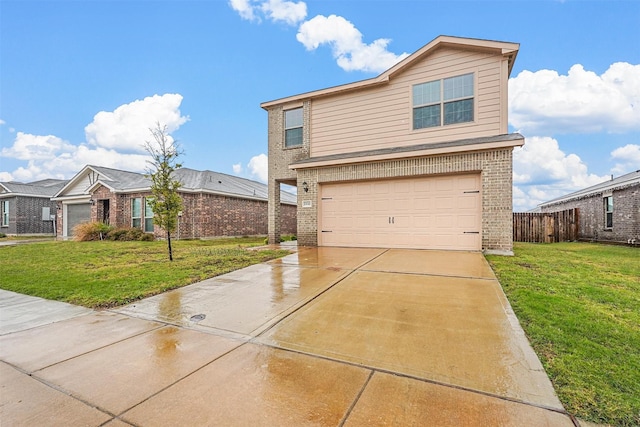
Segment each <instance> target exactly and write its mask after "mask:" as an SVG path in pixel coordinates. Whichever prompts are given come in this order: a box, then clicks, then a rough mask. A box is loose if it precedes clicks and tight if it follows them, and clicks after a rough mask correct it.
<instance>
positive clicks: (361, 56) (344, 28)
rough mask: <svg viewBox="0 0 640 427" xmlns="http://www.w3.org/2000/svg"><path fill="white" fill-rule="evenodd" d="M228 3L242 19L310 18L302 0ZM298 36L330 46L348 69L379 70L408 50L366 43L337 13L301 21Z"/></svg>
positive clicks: (308, 43)
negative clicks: (391, 50)
mask: <svg viewBox="0 0 640 427" xmlns="http://www.w3.org/2000/svg"><path fill="white" fill-rule="evenodd" d="M229 6H231V8H232V9H233V10H235V11H236V12H238V14H239V15H240V17H241V18H242V19H247V20H249V21H260V20H261V19H260V17H259V16H258V13H259V12H262V14H263V15H264V16H265V17H266V18H267V19H269V20H271V21H273V22H284V23H286V24H288V25H292V26H295V25H298V24H299V23H300V22H302V21H304V19H305V18H306V17H307V4H306V3H305V2H303V1H298V2H294V1H286V0H262V1H257V0H230V1H229ZM296 39H297V40H298V41H299V42H300V43H302V44H303V45H304V47H305V48H306V49H307V50H315V49H317V48H318V47H320V46H322V45H328V46H330V47H331V50H332V52H333V57H334V58H335V59H336V62H337V64H338V66H339V67H340V68H342V69H343V70H345V71H366V72H375V73H380V72H382V71H384V70H387V69H388V68H391V67H392V66H394V65H395V64H396V63H398V62H399V61H401V60H403V59H404V58H406V57H407V56H409V54H408V53H402V54H400V55H396V54H395V53H393V52H389V51H388V50H387V46H388V45H389V43H390V42H391V40H389V39H377V40H374V41H373V42H371V43H370V44H366V43H364V42H363V41H362V39H363V36H362V33H361V32H360V31H358V29H357V28H356V27H355V26H354V25H353V24H352V23H351V22H349V21H348V20H346V19H345V18H343V17H342V16H337V15H329V16H328V17H327V16H323V15H317V16H315V17H314V18H311V19H310V20H308V21H304V22H302V24H301V25H300V27H299V28H298V34H297V35H296Z"/></svg>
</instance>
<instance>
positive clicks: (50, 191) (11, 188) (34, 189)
mask: <svg viewBox="0 0 640 427" xmlns="http://www.w3.org/2000/svg"><path fill="white" fill-rule="evenodd" d="M67 182H68V181H66V180H62V179H43V180H40V181H34V182H27V183H23V182H15V181H10V182H0V188H1V189H2V190H3V191H2V192H0V197H2V196H4V197H8V196H11V197H15V196H24V197H40V198H51V197H53V195H54V194H56V193H57V192H58V191H60V190H61V189H62V187H64V186H65V184H66V183H67Z"/></svg>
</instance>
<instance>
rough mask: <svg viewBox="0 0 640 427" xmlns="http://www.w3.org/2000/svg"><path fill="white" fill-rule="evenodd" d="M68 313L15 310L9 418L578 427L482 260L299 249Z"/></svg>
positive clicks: (27, 421) (5, 398) (0, 345)
mask: <svg viewBox="0 0 640 427" xmlns="http://www.w3.org/2000/svg"><path fill="white" fill-rule="evenodd" d="M5 296H7V294H5V293H1V294H0V300H2V303H1V305H2V310H3V312H4V306H8V307H13V305H14V304H12V303H11V302H10V298H14V296H11V295H10V296H9V297H10V298H7V299H6V300H5ZM26 298H28V297H26ZM40 303H42V302H41V301H40ZM50 304H52V307H53V305H57V304H60V303H53V302H50ZM45 305H47V304H45ZM65 306H67V305H65ZM58 307H61V306H58ZM65 308H66V309H67V310H68V311H66V310H62V311H63V312H65V313H66V314H61V313H59V312H58V314H57V316H61V317H60V318H57V319H55V320H53V321H51V322H43V321H42V320H41V319H39V317H40V316H39V315H37V313H35V314H34V316H33V321H34V323H33V324H32V323H30V318H29V317H30V316H29V315H27V314H26V312H22V313H23V314H22V315H21V320H19V319H18V320H16V321H12V320H11V319H12V316H11V315H6V316H5V315H4V313H3V316H4V317H3V319H4V318H7V319H8V320H7V329H6V330H5V329H4V320H3V325H2V328H3V329H2V331H3V332H1V333H2V336H0V360H1V362H0V369H1V372H0V386H1V387H2V388H1V390H2V395H1V397H0V399H1V401H0V411H1V412H0V421H1V422H2V425H95V426H98V425H109V426H120V425H149V426H158V425H160V426H162V425H167V426H170V425H207V426H209V425H225V426H226V425H261V426H262V425H264V426H272V425H273V426H276V425H277V426H282V425H291V426H299V425H321V426H337V425H348V426H360V425H367V426H369V425H380V426H382V425H444V426H448V425H451V426H454V425H455V426H458V425H473V426H475V425H477V426H486V425H502V426H511V425H513V426H573V425H575V424H574V422H573V421H572V419H571V417H570V416H569V415H568V414H567V413H566V412H565V411H564V409H563V408H562V405H561V404H560V402H559V401H558V399H557V397H556V395H555V393H554V391H553V388H552V386H551V384H550V382H549V380H548V378H547V376H546V374H545V372H544V370H543V369H542V366H541V364H540V362H539V360H538V359H537V357H536V355H535V354H534V353H533V350H532V349H531V347H530V346H529V343H528V342H527V340H526V338H525V336H524V334H523V332H522V329H521V328H520V326H519V324H518V321H517V319H516V318H515V316H514V315H513V313H512V311H511V308H510V306H509V304H508V302H507V300H506V298H505V296H504V294H503V292H502V289H501V287H500V285H499V283H498V282H497V280H496V278H495V276H494V275H493V273H492V271H491V269H490V268H489V266H488V264H487V263H486V261H485V260H484V258H483V257H482V255H481V254H479V253H473V252H439V251H417V250H385V249H349V248H299V250H298V252H297V253H295V254H292V255H289V256H287V257H285V258H282V259H279V260H275V261H272V262H269V263H264V264H258V265H254V266H251V267H248V268H245V269H243V270H239V271H235V272H233V273H230V274H226V275H224V276H219V277H216V278H213V279H209V280H205V281H203V282H201V283H198V284H195V285H191V286H187V287H184V288H181V289H177V290H175V291H171V292H167V293H165V294H162V295H157V296H155V297H152V298H147V299H145V300H142V301H139V302H137V303H135V304H131V305H129V306H125V307H122V308H119V309H116V310H111V311H103V312H94V311H91V310H86V309H81V308H80V309H78V308H77V307H73V306H68V307H65ZM18 311H19V312H20V310H18ZM45 317H46V316H45ZM9 324H11V325H10V326H9Z"/></svg>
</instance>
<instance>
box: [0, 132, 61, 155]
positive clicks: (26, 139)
mask: <svg viewBox="0 0 640 427" xmlns="http://www.w3.org/2000/svg"><path fill="white" fill-rule="evenodd" d="M73 149H74V145H73V144H71V143H69V142H67V141H64V140H62V139H60V138H58V137H57V136H53V135H46V136H43V135H31V134H28V133H24V132H18V133H17V135H16V139H15V141H14V142H13V146H11V147H9V148H3V149H2V150H1V151H0V157H10V158H14V159H18V160H46V159H51V158H52V157H54V156H56V155H58V154H59V153H63V152H65V151H69V150H73Z"/></svg>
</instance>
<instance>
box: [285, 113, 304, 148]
mask: <svg viewBox="0 0 640 427" xmlns="http://www.w3.org/2000/svg"><path fill="white" fill-rule="evenodd" d="M298 145H302V108H296V109H293V110H286V111H285V112H284V146H285V147H296V146H298Z"/></svg>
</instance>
